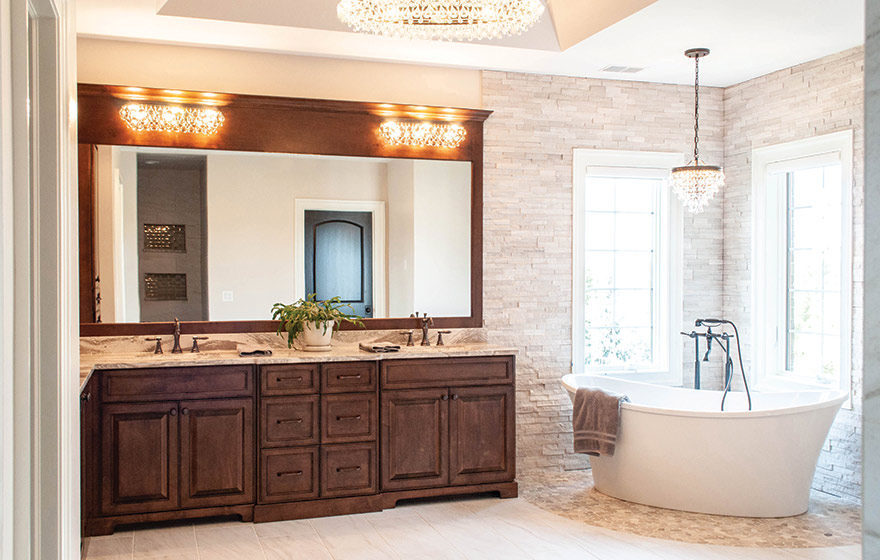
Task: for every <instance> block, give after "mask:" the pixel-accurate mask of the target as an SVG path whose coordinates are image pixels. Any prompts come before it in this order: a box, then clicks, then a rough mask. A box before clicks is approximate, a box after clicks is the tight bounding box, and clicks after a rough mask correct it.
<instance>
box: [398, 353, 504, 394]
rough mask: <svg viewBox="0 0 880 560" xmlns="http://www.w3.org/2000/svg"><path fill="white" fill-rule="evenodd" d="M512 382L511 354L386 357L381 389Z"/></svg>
mask: <svg viewBox="0 0 880 560" xmlns="http://www.w3.org/2000/svg"><path fill="white" fill-rule="evenodd" d="M508 383H513V357H512V356H501V357H488V358H440V359H426V360H387V361H385V362H382V388H383V389H417V388H421V387H460V386H464V385H504V384H508Z"/></svg>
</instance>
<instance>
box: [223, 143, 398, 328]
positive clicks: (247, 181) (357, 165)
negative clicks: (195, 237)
mask: <svg viewBox="0 0 880 560" xmlns="http://www.w3.org/2000/svg"><path fill="white" fill-rule="evenodd" d="M385 181H386V171H385V164H384V163H383V162H381V161H370V160H367V159H362V158H345V159H344V160H343V159H341V158H330V157H326V158H313V157H309V158H304V157H277V155H276V156H275V157H272V155H271V154H270V155H262V154H243V153H223V152H216V153H215V152H211V153H210V155H208V197H207V204H208V301H209V313H208V316H209V318H210V320H212V321H225V320H237V319H261V318H264V319H269V318H270V316H271V315H270V311H271V308H272V304H274V303H276V302H284V303H291V302H292V301H293V300H294V263H295V261H296V259H297V256H296V255H295V254H294V231H295V227H296V224H295V223H294V201H295V200H296V199H297V198H319V199H333V200H374V201H385V200H386V197H387V192H386V188H385ZM229 291H231V292H232V297H233V301H223V292H229Z"/></svg>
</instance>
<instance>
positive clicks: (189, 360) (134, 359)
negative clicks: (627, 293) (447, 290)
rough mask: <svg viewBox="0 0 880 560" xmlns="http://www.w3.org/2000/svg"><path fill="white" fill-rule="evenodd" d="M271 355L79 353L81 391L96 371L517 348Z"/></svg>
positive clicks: (339, 347)
mask: <svg viewBox="0 0 880 560" xmlns="http://www.w3.org/2000/svg"><path fill="white" fill-rule="evenodd" d="M272 352H273V353H272V355H271V356H248V357H242V356H239V354H238V352H237V351H233V350H203V351H202V352H200V353H198V354H191V353H189V352H187V351H184V353H183V354H171V353H170V352H166V353H165V354H151V353H149V352H138V353H134V352H128V353H113V352H106V353H103V352H100V353H91V352H84V353H81V354H80V391H82V390H83V389H84V388H85V386H86V383H88V380H89V378H90V377H91V374H92V373H93V372H94V371H95V370H99V369H138V368H153V367H181V366H223V365H236V364H296V363H315V362H348V361H380V360H401V359H407V358H462V357H479V356H513V355H516V354H517V353H518V350H517V349H516V348H512V347H505V346H494V345H491V344H486V343H473V344H456V345H448V346H403V347H401V349H400V351H399V352H389V353H373V352H366V351H364V350H361V349H360V348H359V347H358V345H357V344H344V343H343V344H334V345H333V348H332V349H331V350H330V351H327V352H304V351H302V350H294V349H287V348H285V349H278V348H273V349H272Z"/></svg>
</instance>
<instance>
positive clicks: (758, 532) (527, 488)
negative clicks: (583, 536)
mask: <svg viewBox="0 0 880 560" xmlns="http://www.w3.org/2000/svg"><path fill="white" fill-rule="evenodd" d="M518 479H519V482H520V496H521V497H522V498H523V499H525V500H526V501H527V502H529V503H531V504H533V505H536V506H538V507H539V508H541V509H543V510H546V511H550V512H552V513H555V514H557V515H560V516H562V517H566V518H568V519H572V520H574V521H580V522H583V523H586V524H588V525H593V526H596V527H603V528H606V529H612V530H615V531H621V532H624V533H630V534H634V535H639V536H643V537H654V538H659V539H668V540H675V541H681V542H688V543H696V544H711V545H726V546H738V547H761V548H814V547H830V546H846V545H854V544H858V543H860V542H861V531H862V525H861V508H860V507H859V506H858V504H854V503H852V502H848V501H844V500H838V499H835V498H833V497H831V496H828V495H827V494H821V493H818V492H813V495H812V499H811V502H810V510H809V511H808V512H807V513H805V514H803V515H798V516H796V517H786V518H779V519H752V518H744V517H724V516H720V515H706V514H702V513H688V512H683V511H676V510H669V509H662V508H655V507H651V506H645V505H641V504H635V503H631V502H624V501H622V500H618V499H616V498H612V497H610V496H606V495H604V494H602V493H600V492H598V491H597V490H596V489H595V488H594V487H593V475H592V473H591V472H590V471H573V472H567V473H552V474H546V475H536V474H531V473H529V474H525V475H520V476H519V477H518Z"/></svg>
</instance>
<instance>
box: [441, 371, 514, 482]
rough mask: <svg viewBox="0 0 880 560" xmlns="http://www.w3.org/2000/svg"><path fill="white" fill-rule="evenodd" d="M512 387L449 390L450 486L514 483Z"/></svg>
mask: <svg viewBox="0 0 880 560" xmlns="http://www.w3.org/2000/svg"><path fill="white" fill-rule="evenodd" d="M513 401H514V391H513V387H510V386H508V387H461V388H453V389H450V400H449V471H450V484H480V483H484V482H500V481H508V480H513V479H514V477H515V475H516V471H515V469H516V450H515V447H514V446H515V443H514V442H515V439H514V438H515V433H514V425H515V424H514V423H515V421H516V419H515V416H514V413H515V410H514V402H513Z"/></svg>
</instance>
